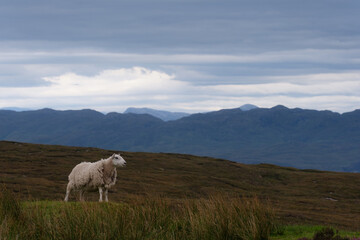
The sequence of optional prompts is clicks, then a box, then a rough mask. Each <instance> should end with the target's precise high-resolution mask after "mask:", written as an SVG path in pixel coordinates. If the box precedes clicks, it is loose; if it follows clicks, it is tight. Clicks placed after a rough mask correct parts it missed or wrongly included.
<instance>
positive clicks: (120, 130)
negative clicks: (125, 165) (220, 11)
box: [0, 106, 360, 171]
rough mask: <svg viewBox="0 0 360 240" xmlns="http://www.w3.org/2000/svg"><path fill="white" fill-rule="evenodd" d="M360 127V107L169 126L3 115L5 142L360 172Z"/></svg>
mask: <svg viewBox="0 0 360 240" xmlns="http://www.w3.org/2000/svg"><path fill="white" fill-rule="evenodd" d="M358 122H360V110H355V111H353V112H349V113H343V114H340V113H335V112H331V111H316V110H304V109H299V108H295V109H289V108H286V107H284V106H275V107H273V108H256V109H252V110H251V111H242V110H241V109H239V108H235V109H223V110H219V111H214V112H209V113H198V114H192V115H190V116H187V117H184V118H181V119H178V120H173V121H167V122H164V121H162V120H161V119H159V118H156V117H153V116H151V115H148V114H121V113H108V114H102V113H100V112H97V111H94V110H89V109H85V110H67V111H56V110H51V109H42V110H37V111H25V112H13V111H0V139H1V140H10V141H21V142H30V143H45V144H60V145H67V146H85V147H100V148H105V149H119V150H124V151H141V152H170V153H171V152H173V153H184V154H193V155H199V156H211V157H217V158H224V159H229V160H233V161H237V162H243V163H262V162H263V163H272V164H277V165H280V166H290V167H297V168H303V169H304V168H314V169H322V170H334V171H360V159H359V158H358V156H360V148H359V143H360V126H359V124H358Z"/></svg>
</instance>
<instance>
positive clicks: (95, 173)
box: [64, 153, 126, 202]
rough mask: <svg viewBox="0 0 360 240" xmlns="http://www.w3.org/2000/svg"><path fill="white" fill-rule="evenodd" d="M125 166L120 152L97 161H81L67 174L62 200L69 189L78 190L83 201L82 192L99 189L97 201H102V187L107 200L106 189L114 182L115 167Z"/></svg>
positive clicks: (67, 196) (69, 191)
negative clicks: (67, 181) (67, 178)
mask: <svg viewBox="0 0 360 240" xmlns="http://www.w3.org/2000/svg"><path fill="white" fill-rule="evenodd" d="M124 166H126V161H125V160H124V159H123V158H122V157H121V156H120V154H115V153H114V154H113V155H112V156H111V157H109V158H107V159H101V160H99V161H97V162H82V163H79V164H78V165H76V166H75V167H74V168H73V170H72V171H71V173H70V175H69V183H68V185H67V188H66V196H65V199H64V201H65V202H67V201H68V199H69V195H70V193H71V191H73V190H74V191H79V192H80V201H84V192H86V191H91V190H97V189H98V190H99V194H100V198H99V202H102V201H103V189H105V201H106V202H108V190H109V188H110V187H111V186H113V185H115V182H116V176H117V172H116V168H117V167H124Z"/></svg>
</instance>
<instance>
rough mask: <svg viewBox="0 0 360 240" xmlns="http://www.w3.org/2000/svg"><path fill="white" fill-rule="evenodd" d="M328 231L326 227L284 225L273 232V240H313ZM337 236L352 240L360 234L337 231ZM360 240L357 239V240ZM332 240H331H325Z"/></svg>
mask: <svg viewBox="0 0 360 240" xmlns="http://www.w3.org/2000/svg"><path fill="white" fill-rule="evenodd" d="M324 229H327V227H325V226H312V225H283V226H280V227H278V228H277V229H276V232H273V234H272V236H271V240H298V239H304V238H307V239H312V238H313V237H314V235H315V234H316V233H319V232H321V231H322V230H324ZM334 232H336V235H339V236H342V237H348V238H349V239H350V240H352V239H355V238H356V237H360V232H352V231H344V230H340V231H337V230H335V231H334ZM357 239H358V238H356V240H357ZM324 240H331V239H324Z"/></svg>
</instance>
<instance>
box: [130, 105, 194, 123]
mask: <svg viewBox="0 0 360 240" xmlns="http://www.w3.org/2000/svg"><path fill="white" fill-rule="evenodd" d="M124 113H135V114H150V115H152V116H154V117H157V118H160V119H161V120H163V121H171V120H177V119H180V118H183V117H187V116H189V115H190V114H189V113H184V112H168V111H162V110H156V109H151V108H134V107H130V108H128V109H126V110H125V112H124Z"/></svg>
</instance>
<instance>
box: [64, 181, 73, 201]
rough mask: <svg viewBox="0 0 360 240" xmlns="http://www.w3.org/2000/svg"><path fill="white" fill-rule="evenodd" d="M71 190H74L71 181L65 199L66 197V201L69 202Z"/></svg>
mask: <svg viewBox="0 0 360 240" xmlns="http://www.w3.org/2000/svg"><path fill="white" fill-rule="evenodd" d="M71 190H72V186H71V184H70V182H69V183H68V185H67V187H66V195H65V199H64V201H65V202H67V201H68V200H69V195H70V192H71Z"/></svg>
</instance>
